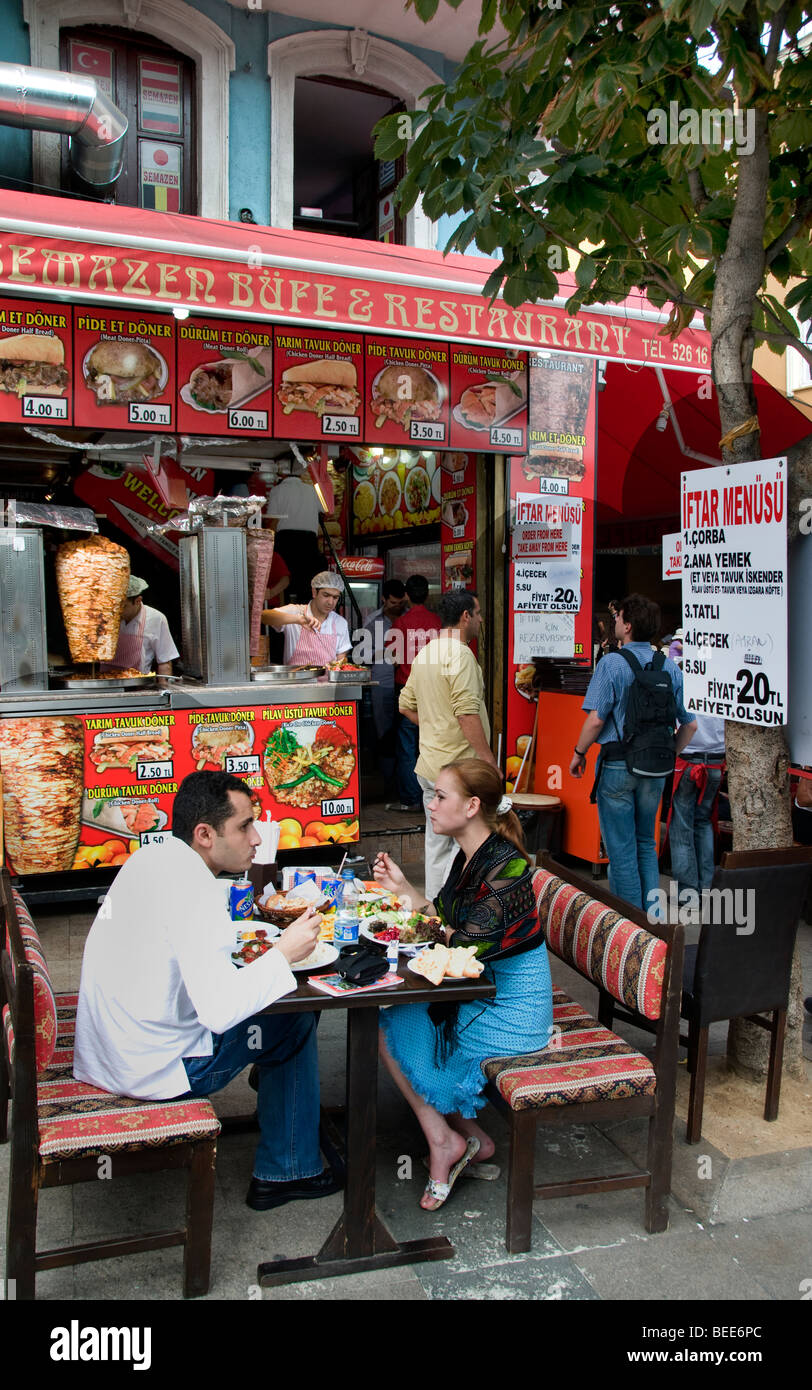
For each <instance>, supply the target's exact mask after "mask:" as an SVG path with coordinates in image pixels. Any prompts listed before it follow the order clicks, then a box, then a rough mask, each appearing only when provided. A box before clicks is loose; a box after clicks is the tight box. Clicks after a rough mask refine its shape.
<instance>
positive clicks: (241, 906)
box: [228, 878, 254, 922]
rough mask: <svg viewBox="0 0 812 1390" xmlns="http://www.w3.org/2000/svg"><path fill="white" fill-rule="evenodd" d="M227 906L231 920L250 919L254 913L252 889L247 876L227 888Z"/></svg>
mask: <svg viewBox="0 0 812 1390" xmlns="http://www.w3.org/2000/svg"><path fill="white" fill-rule="evenodd" d="M228 906H229V912H230V915H231V920H232V922H242V921H245V920H250V918H251V917H253V915H254V889H253V887H252V886H251V883H250V882H249V880H248V879H247V878H244V879H240V881H239V883H232V885H231V887H230V888H229V890H228Z"/></svg>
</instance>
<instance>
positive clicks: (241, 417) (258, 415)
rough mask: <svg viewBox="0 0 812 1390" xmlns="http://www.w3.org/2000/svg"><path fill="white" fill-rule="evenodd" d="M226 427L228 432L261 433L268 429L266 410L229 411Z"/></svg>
mask: <svg viewBox="0 0 812 1390" xmlns="http://www.w3.org/2000/svg"><path fill="white" fill-rule="evenodd" d="M228 427H229V429H230V430H253V431H254V432H256V433H261V432H263V431H265V430H267V428H268V412H267V410H239V409H237V410H229V412H228Z"/></svg>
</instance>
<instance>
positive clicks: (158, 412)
mask: <svg viewBox="0 0 812 1390" xmlns="http://www.w3.org/2000/svg"><path fill="white" fill-rule="evenodd" d="M127 419H128V421H129V423H130V424H131V425H171V424H172V407H171V405H147V404H146V402H145V401H130V407H129V412H128V414H127Z"/></svg>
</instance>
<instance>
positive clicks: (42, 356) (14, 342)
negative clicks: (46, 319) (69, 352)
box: [0, 333, 65, 367]
mask: <svg viewBox="0 0 812 1390" xmlns="http://www.w3.org/2000/svg"><path fill="white" fill-rule="evenodd" d="M0 359H1V360H2V361H4V362H49V363H50V364H51V366H53V367H61V366H62V364H63V363H64V361H65V345H64V343H63V342H62V339H61V338H57V337H56V335H55V334H53V333H12V334H11V335H10V336H9V337H8V338H1V337H0Z"/></svg>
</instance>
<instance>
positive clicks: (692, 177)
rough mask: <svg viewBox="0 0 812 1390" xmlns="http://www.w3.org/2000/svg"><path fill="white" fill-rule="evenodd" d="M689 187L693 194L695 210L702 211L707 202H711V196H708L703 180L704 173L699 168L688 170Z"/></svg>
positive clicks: (692, 199)
mask: <svg viewBox="0 0 812 1390" xmlns="http://www.w3.org/2000/svg"><path fill="white" fill-rule="evenodd" d="M688 188H689V190H690V194H691V201H692V203H693V205H694V211H695V212H701V211H702V209H703V208H704V207H705V206H706V204H707V203H709V202H710V198H709V197H708V194H707V192H706V189H705V185H704V183H703V182H702V175H701V174H700V172H699V170H698V169H689V170H688Z"/></svg>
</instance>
